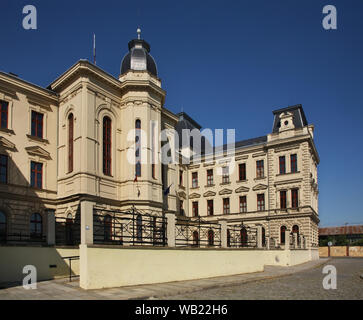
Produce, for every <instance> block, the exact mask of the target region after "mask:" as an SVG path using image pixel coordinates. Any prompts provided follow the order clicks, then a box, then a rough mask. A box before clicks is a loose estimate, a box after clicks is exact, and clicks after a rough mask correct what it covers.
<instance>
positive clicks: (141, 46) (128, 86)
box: [119, 29, 165, 211]
mask: <svg viewBox="0 0 363 320" xmlns="http://www.w3.org/2000/svg"><path fill="white" fill-rule="evenodd" d="M137 33H138V37H137V39H133V40H131V41H130V42H129V44H128V48H129V52H128V53H127V54H126V55H125V56H124V58H123V59H122V62H121V72H120V77H119V80H120V82H121V87H122V99H121V117H122V129H121V130H122V144H123V148H121V150H120V152H121V159H125V160H124V161H125V162H126V163H125V165H122V166H121V167H122V170H123V172H122V176H123V177H124V179H123V180H124V182H123V183H122V186H121V198H122V200H123V203H124V204H125V206H130V205H135V207H136V208H140V209H143V210H157V211H159V210H160V211H161V208H162V203H163V192H162V178H161V177H162V172H161V164H160V156H159V155H160V148H161V143H160V141H159V135H160V131H161V114H162V108H163V105H164V100H165V91H164V90H163V89H162V88H161V81H160V79H159V78H158V77H157V68H156V63H155V60H154V58H153V57H152V56H151V55H150V45H149V44H148V43H147V42H146V41H145V40H143V39H141V37H140V34H141V30H140V29H137ZM132 132H134V133H132ZM130 159H131V160H133V161H130Z"/></svg>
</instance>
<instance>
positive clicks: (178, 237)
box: [175, 218, 221, 247]
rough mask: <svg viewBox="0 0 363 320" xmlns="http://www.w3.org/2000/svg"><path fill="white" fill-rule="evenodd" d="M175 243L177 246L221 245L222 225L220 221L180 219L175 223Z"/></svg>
mask: <svg viewBox="0 0 363 320" xmlns="http://www.w3.org/2000/svg"><path fill="white" fill-rule="evenodd" d="M175 245H176V246H177V247H180V246H185V247H220V246H221V226H220V224H219V223H213V222H208V221H203V220H202V219H201V218H197V219H178V220H177V221H176V223H175Z"/></svg>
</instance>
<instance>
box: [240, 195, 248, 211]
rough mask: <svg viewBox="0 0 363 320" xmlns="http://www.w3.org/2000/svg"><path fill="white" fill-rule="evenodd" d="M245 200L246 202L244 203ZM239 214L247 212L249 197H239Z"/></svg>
mask: <svg viewBox="0 0 363 320" xmlns="http://www.w3.org/2000/svg"><path fill="white" fill-rule="evenodd" d="M243 199H244V201H242V200H243ZM239 212H240V213H246V212H247V196H239Z"/></svg>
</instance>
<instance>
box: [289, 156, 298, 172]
mask: <svg viewBox="0 0 363 320" xmlns="http://www.w3.org/2000/svg"><path fill="white" fill-rule="evenodd" d="M290 160H291V172H297V155H296V154H292V155H291V156H290Z"/></svg>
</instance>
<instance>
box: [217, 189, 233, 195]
mask: <svg viewBox="0 0 363 320" xmlns="http://www.w3.org/2000/svg"><path fill="white" fill-rule="evenodd" d="M231 193H232V190H231V189H223V190H221V191H219V194H220V195H223V194H231Z"/></svg>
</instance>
